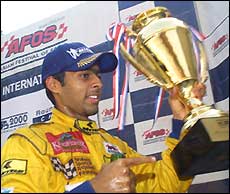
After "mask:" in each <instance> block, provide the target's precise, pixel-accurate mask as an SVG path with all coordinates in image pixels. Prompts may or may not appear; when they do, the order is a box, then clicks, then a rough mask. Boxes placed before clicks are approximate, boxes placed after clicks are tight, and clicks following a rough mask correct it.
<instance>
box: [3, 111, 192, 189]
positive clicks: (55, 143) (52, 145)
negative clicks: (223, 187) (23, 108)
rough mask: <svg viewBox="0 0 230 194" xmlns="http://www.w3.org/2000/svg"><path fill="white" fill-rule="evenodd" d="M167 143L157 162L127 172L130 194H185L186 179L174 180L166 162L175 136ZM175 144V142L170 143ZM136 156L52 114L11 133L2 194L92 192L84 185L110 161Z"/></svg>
mask: <svg viewBox="0 0 230 194" xmlns="http://www.w3.org/2000/svg"><path fill="white" fill-rule="evenodd" d="M175 130H177V132H176V133H177V135H175V133H172V135H171V137H170V136H169V137H167V139H166V144H167V146H168V149H167V150H165V151H163V152H162V159H161V160H158V161H157V162H155V163H148V164H147V163H146V164H141V165H137V166H133V167H131V169H132V171H133V172H134V173H135V175H136V192H142V193H144V192H186V191H187V190H188V188H189V186H190V185H191V182H192V179H188V180H184V181H182V180H179V178H178V177H177V175H176V173H175V171H174V169H173V164H172V161H171V159H170V152H171V151H172V149H173V148H174V147H175V145H176V144H177V143H178V141H179V140H178V139H177V138H178V137H179V136H178V134H179V133H180V129H175ZM173 136H175V137H177V138H175V137H173ZM114 153H122V154H124V155H125V157H139V156H141V155H140V154H138V153H137V152H136V151H135V150H133V149H132V148H130V147H129V146H128V144H127V143H126V142H124V141H122V140H121V139H119V138H118V137H115V136H111V135H110V134H109V133H107V132H106V131H105V130H104V129H101V128H98V127H97V124H96V122H94V121H79V120H76V119H75V118H72V117H69V116H67V115H65V114H63V113H62V112H60V111H59V110H57V109H55V108H53V110H52V117H51V120H50V121H49V122H47V123H37V124H32V125H30V126H29V127H28V128H22V129H18V130H16V131H15V132H14V133H12V134H11V135H10V136H9V138H8V140H7V141H6V143H5V145H4V146H3V149H2V157H1V176H2V182H1V184H2V189H3V192H4V191H5V192H7V191H8V192H9V191H11V192H47V193H49V192H52V193H56V192H66V191H70V192H71V191H74V192H81V193H82V192H94V190H93V188H92V186H91V184H90V183H89V180H90V179H92V178H93V177H95V175H96V174H97V173H98V172H99V171H100V169H101V167H102V165H103V164H105V163H107V162H110V159H111V155H112V154H114Z"/></svg>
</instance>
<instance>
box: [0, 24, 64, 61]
mask: <svg viewBox="0 0 230 194" xmlns="http://www.w3.org/2000/svg"><path fill="white" fill-rule="evenodd" d="M66 31H67V26H65V24H64V23H62V24H60V25H59V27H57V26H56V25H51V26H48V27H46V28H45V29H44V30H38V31H36V32H34V33H31V34H27V35H25V36H23V37H21V38H15V35H13V36H11V38H10V39H9V40H7V41H6V42H4V43H3V45H2V46H1V53H3V52H5V51H6V52H7V53H6V56H5V57H6V58H8V57H10V56H11V55H12V54H18V53H22V52H24V51H25V48H26V47H28V46H30V47H31V48H35V47H38V46H40V45H42V44H46V43H48V42H51V41H53V40H54V39H55V38H56V39H60V38H62V37H63V36H64V33H65V32H66Z"/></svg>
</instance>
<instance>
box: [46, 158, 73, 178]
mask: <svg viewBox="0 0 230 194" xmlns="http://www.w3.org/2000/svg"><path fill="white" fill-rule="evenodd" d="M50 160H51V163H52V165H53V168H54V170H55V171H61V172H62V173H63V174H64V175H65V177H66V178H67V179H72V178H74V177H75V176H77V172H76V168H75V166H74V163H73V159H70V160H69V161H68V162H67V163H66V164H62V163H61V161H60V160H59V158H56V157H52V158H50Z"/></svg>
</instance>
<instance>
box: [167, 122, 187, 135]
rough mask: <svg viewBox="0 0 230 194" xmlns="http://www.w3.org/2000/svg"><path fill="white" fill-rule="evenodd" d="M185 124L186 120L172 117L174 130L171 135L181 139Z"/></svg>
mask: <svg viewBox="0 0 230 194" xmlns="http://www.w3.org/2000/svg"><path fill="white" fill-rule="evenodd" d="M183 125H184V122H183V121H182V120H177V119H172V132H171V133H170V135H169V137H171V138H175V139H179V137H180V132H181V129H182V127H183Z"/></svg>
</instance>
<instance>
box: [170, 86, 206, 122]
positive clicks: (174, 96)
mask: <svg viewBox="0 0 230 194" xmlns="http://www.w3.org/2000/svg"><path fill="white" fill-rule="evenodd" d="M178 92H179V88H178V87H174V88H173V89H172V90H170V91H169V105H170V107H171V110H172V113H173V118H174V119H178V120H183V119H184V118H185V116H186V115H187V114H188V113H189V112H190V110H189V109H188V107H186V106H185V105H184V104H183V103H182V102H181V101H180V100H179V99H178ZM205 93H206V86H205V85H204V84H203V83H195V84H194V87H193V89H192V97H195V98H198V99H199V100H202V98H203V97H204V95H205Z"/></svg>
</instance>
